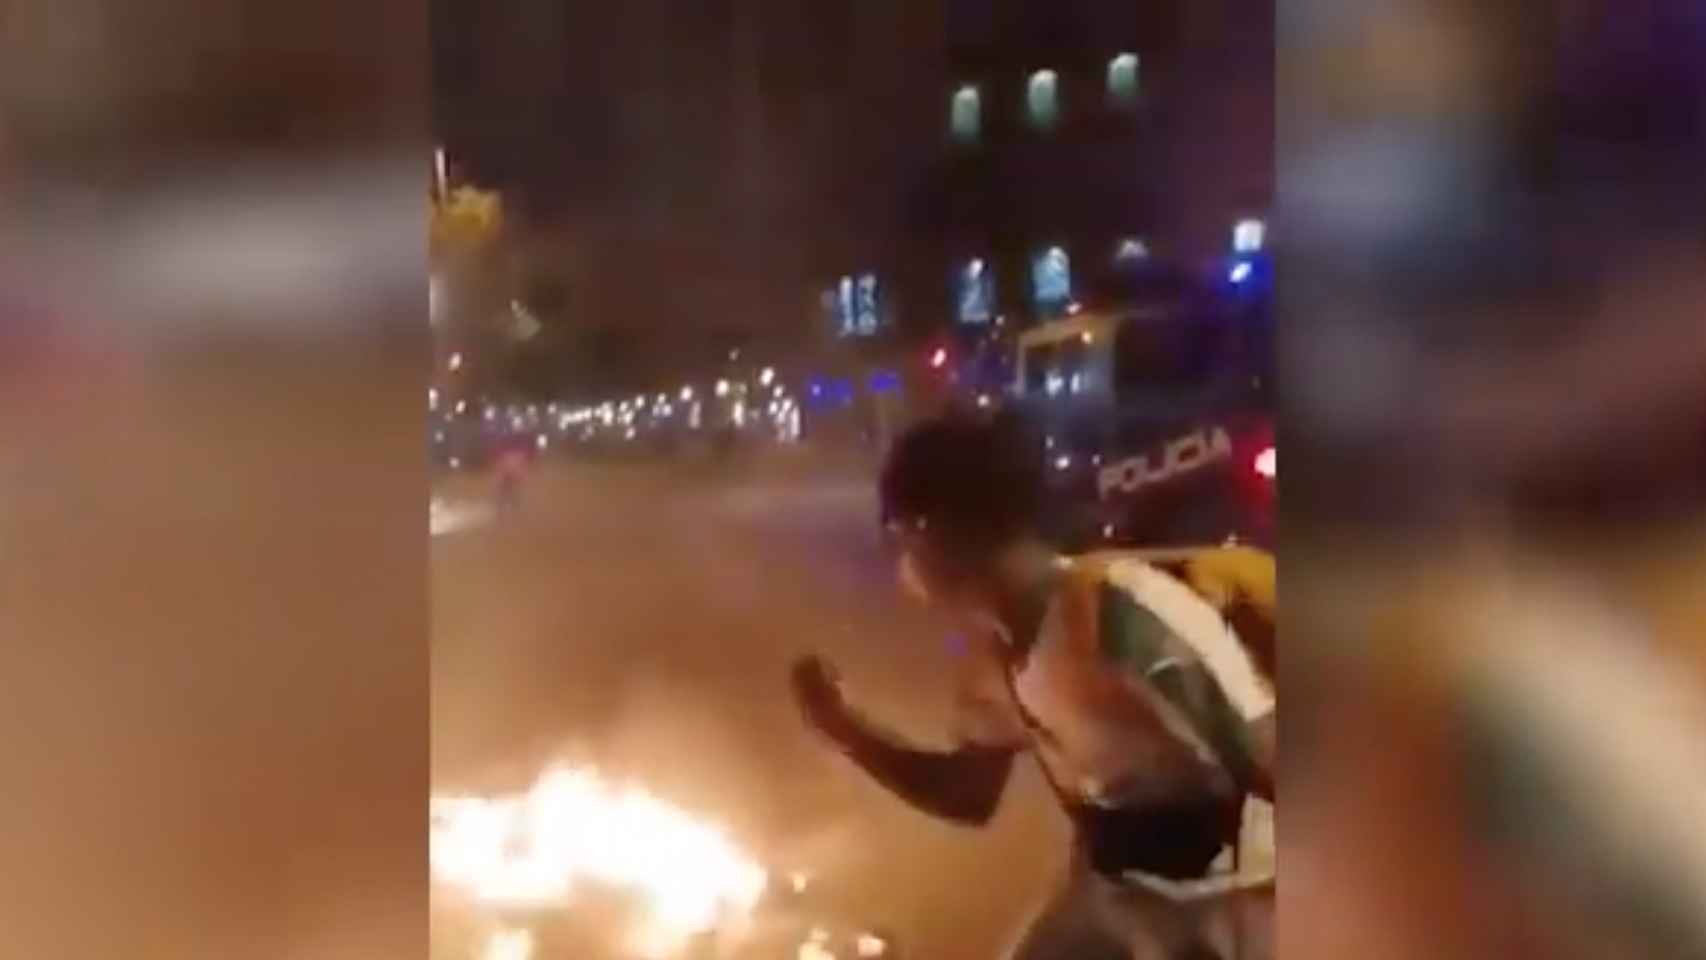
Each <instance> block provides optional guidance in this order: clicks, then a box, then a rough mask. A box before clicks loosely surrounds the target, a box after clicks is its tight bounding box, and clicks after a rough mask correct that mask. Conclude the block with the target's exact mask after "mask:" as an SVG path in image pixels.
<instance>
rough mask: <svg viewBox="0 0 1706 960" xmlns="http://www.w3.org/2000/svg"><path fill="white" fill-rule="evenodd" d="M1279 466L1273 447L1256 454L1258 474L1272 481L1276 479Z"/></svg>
mask: <svg viewBox="0 0 1706 960" xmlns="http://www.w3.org/2000/svg"><path fill="white" fill-rule="evenodd" d="M1277 466H1278V465H1277V464H1276V463H1275V462H1274V448H1273V447H1268V448H1267V449H1265V450H1263V451H1262V452H1261V453H1258V454H1256V472H1257V473H1258V474H1260V475H1262V476H1264V477H1267V478H1268V479H1269V480H1272V479H1274V475H1275V468H1276V467H1277Z"/></svg>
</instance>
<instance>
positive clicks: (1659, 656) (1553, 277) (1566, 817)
mask: <svg viewBox="0 0 1706 960" xmlns="http://www.w3.org/2000/svg"><path fill="white" fill-rule="evenodd" d="M1703 13H1706V10H1703V8H1702V7H1701V5H1699V4H1694V3H1638V4H1612V3H1597V2H1589V0H1581V2H1558V3H1551V4H1528V3H1520V4H1519V3H1497V2H1495V3H1476V4H1450V3H1448V4H1412V3H1385V4H1369V5H1363V6H1362V7H1360V8H1358V9H1356V10H1349V9H1346V8H1343V7H1341V6H1338V5H1329V4H1320V3H1312V2H1299V3H1286V4H1282V5H1281V16H1280V31H1279V35H1280V47H1279V64H1280V70H1279V87H1278V100H1277V103H1278V105H1279V124H1278V131H1279V135H1278V145H1279V153H1278V159H1279V163H1278V172H1279V174H1278V175H1279V186H1278V203H1277V212H1276V214H1275V218H1274V219H1275V223H1276V227H1277V229H1278V230H1280V231H1281V232H1283V234H1284V235H1285V236H1286V238H1287V244H1286V245H1284V246H1283V247H1281V248H1279V249H1280V250H1281V251H1282V252H1281V253H1280V254H1279V255H1278V260H1279V261H1280V262H1279V264H1278V267H1277V270H1278V272H1279V274H1280V276H1281V277H1282V282H1281V284H1280V287H1279V290H1280V293H1279V308H1280V315H1281V317H1282V318H1283V319H1282V321H1281V324H1282V329H1283V331H1284V333H1283V336H1282V348H1281V364H1280V366H1281V384H1282V396H1283V399H1282V403H1281V415H1280V422H1281V424H1282V429H1281V433H1282V435H1284V437H1285V438H1286V440H1287V452H1288V464H1289V466H1288V467H1287V477H1286V482H1285V486H1284V489H1283V493H1282V517H1283V524H1282V528H1283V534H1282V537H1281V541H1282V555H1283V564H1282V566H1283V568H1284V571H1285V572H1284V583H1285V586H1284V592H1285V597H1286V604H1285V613H1284V617H1283V630H1282V632H1281V635H1282V636H1283V637H1285V638H1286V639H1285V641H1283V642H1282V647H1283V649H1284V650H1285V653H1286V655H1285V656H1284V657H1282V667H1281V680H1280V686H1281V689H1282V690H1283V691H1284V694H1285V700H1286V702H1287V704H1288V709H1287V717H1288V720H1287V723H1286V733H1285V737H1284V740H1285V747H1284V750H1283V756H1284V761H1283V767H1284V771H1283V774H1282V780H1283V783H1284V793H1285V800H1286V802H1285V804H1284V806H1285V810H1284V813H1283V814H1282V815H1281V816H1280V817H1279V820H1278V822H1279V824H1280V828H1279V838H1280V839H1279V842H1280V848H1281V850H1282V851H1283V853H1282V856H1281V859H1282V861H1283V862H1284V863H1285V864H1286V866H1287V869H1286V880H1285V882H1284V884H1282V893H1281V898H1280V909H1281V915H1282V917H1283V918H1284V919H1283V922H1282V923H1281V925H1280V928H1281V945H1280V946H1281V954H1282V955H1284V956H1307V957H1365V956H1381V957H1411V956H1414V957H1438V956H1453V957H1525V956H1535V957H1541V956H1544V957H1684V956H1700V955H1702V954H1703V953H1706V939H1703V936H1706V929H1703V927H1702V923H1703V920H1706V882H1703V881H1706V860H1703V857H1702V851H1703V850H1706V827H1703V825H1702V823H1701V820H1700V817H1699V811H1700V810H1701V809H1702V806H1701V801H1702V799H1703V798H1706V766H1703V760H1706V757H1703V755H1702V753H1701V748H1700V731H1701V729H1702V719H1703V718H1706V714H1703V713H1702V695H1703V692H1706V673H1703V666H1706V659H1703V654H1706V608H1703V607H1702V603H1701V600H1700V594H1699V591H1698V589H1696V588H1695V587H1694V586H1692V584H1696V583H1698V582H1699V576H1700V558H1701V557H1702V556H1706V552H1703V551H1702V546H1703V545H1706V544H1703V542H1702V539H1701V535H1702V532H1703V530H1702V526H1701V521H1702V519H1703V517H1702V512H1701V509H1702V506H1703V503H1706V501H1703V499H1702V494H1703V493H1706V469H1703V468H1706V461H1703V459H1702V458H1703V455H1706V377H1703V376H1702V372H1703V371H1706V325H1703V324H1702V322H1701V321H1702V319H1703V318H1706V286H1703V285H1702V282H1701V274H1700V269H1699V268H1700V266H1701V262H1702V254H1703V252H1706V251H1703V249H1702V240H1703V239H1706V235H1703V233H1702V230H1701V213H1702V209H1703V207H1702V202H1703V200H1706V192H1703V187H1706V181H1703V179H1702V174H1703V171H1706V166H1703V165H1702V159H1703V158H1706V153H1703V151H1706V60H1703V58H1702V57H1701V56H1700V50H1701V41H1702V39H1703V34H1702V28H1703V19H1702V17H1703Z"/></svg>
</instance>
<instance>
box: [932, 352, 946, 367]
mask: <svg viewBox="0 0 1706 960" xmlns="http://www.w3.org/2000/svg"><path fill="white" fill-rule="evenodd" d="M947 365H948V348H947V347H937V348H936V352H935V353H932V354H931V355H930V366H932V367H934V368H935V369H937V370H940V369H942V368H943V367H945V366H947Z"/></svg>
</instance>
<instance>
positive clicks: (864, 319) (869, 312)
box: [858, 273, 878, 337]
mask: <svg viewBox="0 0 1706 960" xmlns="http://www.w3.org/2000/svg"><path fill="white" fill-rule="evenodd" d="M858 319H859V334H860V335H861V336H867V337H868V336H870V335H871V334H873V333H876V332H877V321H878V315H877V275H876V274H874V273H866V274H861V275H860V277H859V313H858Z"/></svg>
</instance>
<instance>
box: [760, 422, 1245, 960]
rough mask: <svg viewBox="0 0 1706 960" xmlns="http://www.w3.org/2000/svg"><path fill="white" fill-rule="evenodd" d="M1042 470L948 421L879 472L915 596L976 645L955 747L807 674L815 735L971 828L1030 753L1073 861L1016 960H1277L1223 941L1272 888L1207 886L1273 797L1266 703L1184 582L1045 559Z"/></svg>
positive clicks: (1142, 568)
mask: <svg viewBox="0 0 1706 960" xmlns="http://www.w3.org/2000/svg"><path fill="white" fill-rule="evenodd" d="M1042 463H1043V456H1042V453H1041V450H1040V449H1033V448H1032V446H1031V445H1030V444H1027V443H1024V442H1020V441H1019V440H1018V435H1017V433H1016V432H1015V431H1011V430H1008V429H1006V428H1004V427H1001V426H997V425H994V424H991V423H985V422H977V421H973V420H966V419H953V420H943V421H935V422H930V423H926V424H924V425H922V426H919V427H917V428H915V429H913V430H912V431H910V432H909V433H907V434H906V435H905V436H903V437H902V438H901V439H900V440H899V441H898V442H897V443H896V445H895V447H894V449H893V451H892V452H891V454H890V456H889V459H888V462H887V464H886V465H885V468H884V470H883V474H882V478H881V483H880V485H881V501H882V507H883V512H884V516H885V519H886V523H887V528H888V530H889V532H890V534H891V536H892V537H893V538H894V540H895V541H896V543H897V546H898V548H899V551H900V575H901V580H902V583H903V586H904V587H905V589H906V591H907V592H908V593H910V594H912V595H913V596H915V597H916V598H918V599H920V600H923V601H924V602H927V603H929V604H932V605H934V606H937V607H939V608H942V609H944V610H946V611H948V612H949V613H951V614H953V615H954V616H955V617H956V618H957V619H958V620H959V621H960V622H961V623H962V624H963V625H964V627H965V629H966V637H967V642H966V649H965V650H964V651H963V655H962V657H961V664H960V668H961V670H960V673H961V675H960V678H959V690H958V706H959V710H958V717H959V721H958V724H957V728H958V729H957V730H956V734H957V739H958V745H957V746H956V747H955V748H954V749H952V750H949V751H932V750H927V749H921V748H918V747H913V746H909V745H907V744H905V743H903V742H900V741H899V740H897V739H896V738H894V737H892V736H891V735H888V734H886V733H883V732H882V731H880V730H879V729H878V728H877V727H876V726H874V725H873V724H871V723H869V722H867V721H866V720H864V719H863V718H862V717H860V715H859V714H857V713H856V712H854V710H853V709H851V708H850V707H849V706H848V704H847V703H846V702H845V701H844V699H843V697H842V694H841V691H840V689H839V687H838V686H837V684H836V682H835V680H834V678H833V673H832V671H831V669H830V668H829V667H828V666H827V665H826V664H824V663H823V662H822V661H820V660H818V659H817V658H808V659H806V660H803V661H801V662H799V663H798V664H796V665H795V667H794V674H793V683H794V688H795V695H796V697H797V698H798V699H799V701H800V703H801V706H802V709H803V712H804V713H805V716H806V719H807V721H808V723H809V724H811V725H812V726H813V727H815V728H817V729H818V730H819V731H821V732H822V733H824V734H825V735H827V737H828V738H829V739H830V740H832V741H833V742H834V743H835V744H836V745H837V746H838V747H839V748H840V749H841V750H842V751H844V752H845V753H846V755H847V756H848V757H849V758H850V759H851V760H852V761H853V762H854V763H855V764H857V765H858V766H860V767H861V768H863V769H864V770H865V771H866V773H868V774H869V775H870V776H872V777H873V778H874V779H876V780H877V781H878V782H880V783H881V784H883V785H884V786H885V787H886V788H888V789H889V790H891V791H892V792H894V793H896V794H898V795H899V796H900V797H901V798H903V799H904V800H906V801H907V802H908V803H910V804H912V805H913V806H915V807H918V808H919V809H921V810H924V811H926V812H928V813H931V814H933V815H935V816H938V817H943V818H946V819H949V820H953V821H958V822H961V823H968V824H973V825H982V824H984V823H986V822H987V821H988V820H989V819H990V818H991V816H992V815H993V814H994V812H995V810H996V807H997V805H998V803H999V800H1000V797H1001V794H1002V792H1003V789H1004V787H1005V785H1006V782H1007V780H1008V776H1009V774H1010V772H1011V768H1012V764H1013V759H1014V757H1015V756H1016V755H1017V754H1018V753H1019V752H1021V751H1030V752H1032V753H1033V754H1035V755H1036V757H1037V760H1038V761H1039V763H1040V765H1041V769H1042V770H1043V772H1044V774H1045V775H1046V778H1047V780H1048V781H1049V783H1050V785H1051V786H1052V788H1053V790H1054V792H1055V794H1056V796H1057V797H1058V799H1059V801H1060V803H1061V805H1062V807H1063V808H1064V810H1065V812H1066V813H1067V815H1068V816H1069V817H1070V818H1071V820H1072V822H1073V824H1074V827H1075V849H1074V851H1073V858H1072V868H1071V872H1070V875H1069V877H1068V882H1067V883H1066V884H1065V885H1064V886H1063V888H1062V889H1061V890H1060V891H1059V893H1058V894H1057V895H1056V896H1055V897H1054V898H1053V900H1052V902H1051V903H1050V904H1049V905H1048V907H1047V908H1046V909H1045V910H1044V911H1043V912H1042V913H1041V915H1040V916H1038V917H1037V918H1036V919H1035V921H1034V922H1033V923H1032V924H1031V925H1030V927H1029V928H1028V930H1027V932H1026V934H1025V936H1024V938H1023V940H1022V942H1021V943H1020V944H1019V945H1018V946H1017V947H1016V948H1015V949H1014V950H1013V951H1011V952H1010V953H1009V956H1010V957H1011V958H1014V960H1043V958H1061V960H1098V958H1103V957H1106V958H1110V960H1112V958H1122V957H1141V958H1155V960H1174V958H1179V960H1183V958H1222V960H1233V958H1241V957H1268V956H1271V949H1272V948H1271V945H1266V944H1262V943H1261V942H1260V941H1261V940H1262V939H1264V938H1263V937H1262V936H1249V935H1246V936H1237V935H1235V934H1234V933H1232V932H1231V931H1232V930H1233V928H1239V927H1242V926H1243V925H1244V924H1243V921H1244V919H1246V918H1247V917H1254V918H1255V919H1256V920H1258V921H1261V922H1262V927H1263V930H1262V932H1263V933H1265V932H1266V931H1265V927H1266V922H1265V921H1266V918H1267V917H1269V916H1270V915H1271V904H1272V890H1273V886H1272V879H1271V877H1267V878H1261V877H1258V878H1256V879H1255V880H1254V881H1250V880H1249V879H1248V878H1236V877H1235V876H1234V875H1228V874H1226V873H1224V872H1222V873H1220V874H1217V875H1214V876H1211V874H1213V873H1214V871H1213V869H1212V868H1213V867H1215V865H1216V862H1217V861H1221V862H1224V861H1225V860H1226V859H1228V851H1229V850H1236V849H1237V842H1238V838H1239V834H1240V829H1241V825H1242V821H1243V816H1244V812H1245V811H1244V806H1245V801H1246V798H1248V797H1258V798H1262V799H1264V800H1266V801H1269V802H1271V800H1272V796H1273V777H1272V756H1273V739H1272V724H1273V707H1274V702H1273V698H1272V695H1271V693H1270V692H1269V687H1268V685H1267V684H1266V683H1265V682H1263V680H1262V679H1261V678H1260V676H1259V674H1258V672H1257V670H1256V669H1255V668H1254V666H1253V665H1252V663H1251V661H1250V658H1249V655H1248V654H1247V653H1246V652H1245V651H1244V650H1243V648H1242V647H1241V645H1240V644H1239V643H1238V641H1237V639H1236V637H1234V636H1233V635H1232V633H1231V631H1230V630H1229V629H1228V628H1227V626H1226V624H1225V622H1224V620H1222V619H1221V617H1220V615H1219V613H1218V611H1216V610H1215V608H1214V607H1213V606H1212V605H1210V603H1209V602H1208V601H1206V600H1204V599H1203V598H1202V597H1200V596H1199V595H1198V594H1196V593H1195V592H1193V590H1192V589H1191V588H1190V587H1189V586H1187V585H1186V583H1185V582H1183V581H1181V580H1179V579H1175V578H1173V577H1171V576H1169V575H1168V574H1166V573H1163V572H1161V571H1160V570H1158V569H1156V568H1155V567H1152V566H1150V565H1149V564H1146V563H1143V562H1141V561H1138V560H1135V559H1132V558H1130V557H1120V556H1117V555H1103V556H1100V557H1096V558H1078V559H1073V558H1068V557H1064V556H1061V555H1059V554H1057V553H1056V552H1055V551H1053V550H1051V549H1050V548H1048V547H1047V546H1046V545H1045V544H1043V543H1042V542H1041V541H1040V540H1039V539H1038V537H1037V536H1036V534H1035V532H1034V531H1035V530H1036V526H1037V518H1038V511H1039V505H1040V501H1041V491H1042V477H1041V467H1042ZM1254 929H1255V928H1252V930H1254Z"/></svg>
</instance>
